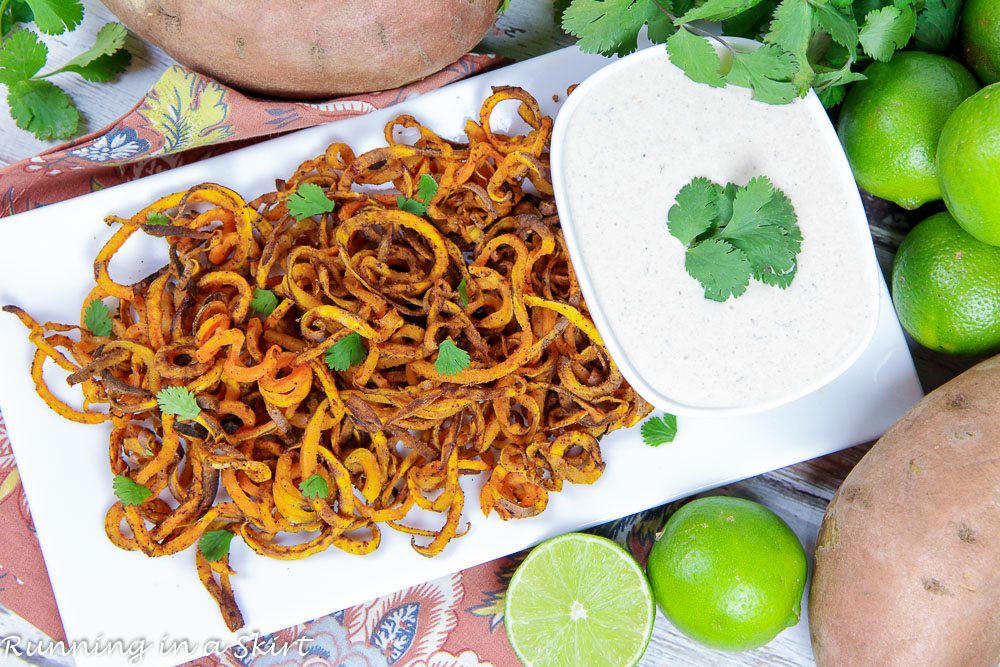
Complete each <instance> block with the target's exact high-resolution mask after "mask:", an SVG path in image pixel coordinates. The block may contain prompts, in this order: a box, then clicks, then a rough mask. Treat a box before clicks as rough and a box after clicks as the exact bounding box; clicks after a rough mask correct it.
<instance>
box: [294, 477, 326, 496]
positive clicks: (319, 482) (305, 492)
mask: <svg viewBox="0 0 1000 667" xmlns="http://www.w3.org/2000/svg"><path fill="white" fill-rule="evenodd" d="M299 491H301V492H302V496H303V497H305V498H326V497H327V496H328V495H330V487H329V485H328V484H327V483H326V480H325V479H323V477H322V475H312V476H310V477H309V478H308V479H304V480H302V481H301V482H299Z"/></svg>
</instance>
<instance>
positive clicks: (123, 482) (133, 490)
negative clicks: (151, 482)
mask: <svg viewBox="0 0 1000 667" xmlns="http://www.w3.org/2000/svg"><path fill="white" fill-rule="evenodd" d="M111 488H112V489H114V492H115V496H117V497H118V500H120V501H122V505H126V506H135V505H141V504H143V503H144V502H146V501H147V500H149V498H150V497H151V496H152V495H153V492H152V491H150V490H149V489H148V488H146V487H145V486H143V485H142V484H139V483H138V482H136V481H135V480H133V479H132V478H131V477H126V476H125V475H115V478H114V480H112V482H111Z"/></svg>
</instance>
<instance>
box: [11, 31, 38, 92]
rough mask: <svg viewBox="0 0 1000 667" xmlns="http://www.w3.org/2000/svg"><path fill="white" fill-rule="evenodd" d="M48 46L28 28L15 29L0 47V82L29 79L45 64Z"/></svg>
mask: <svg viewBox="0 0 1000 667" xmlns="http://www.w3.org/2000/svg"><path fill="white" fill-rule="evenodd" d="M48 57H49V47H47V46H45V44H43V43H42V42H41V41H39V39H38V35H36V34H35V33H33V32H31V31H30V30H17V31H15V32H13V33H11V34H10V36H9V37H7V39H5V40H4V42H3V45H2V47H0V83H4V84H8V85H9V84H12V83H16V82H18V81H24V80H26V79H30V78H31V77H33V76H35V74H37V73H38V70H40V69H42V67H44V66H45V61H46V60H47V59H48Z"/></svg>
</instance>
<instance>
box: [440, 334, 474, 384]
mask: <svg viewBox="0 0 1000 667" xmlns="http://www.w3.org/2000/svg"><path fill="white" fill-rule="evenodd" d="M468 367H469V353H468V352H466V351H465V350H463V349H462V348H460V347H459V346H458V345H455V342H454V341H453V340H451V339H450V338H449V339H448V340H445V341H442V342H441V344H440V345H438V358H437V361H435V362H434V370H436V371H437V372H438V373H440V374H441V375H457V374H458V373H461V372H462V371H464V370H465V369H466V368H468Z"/></svg>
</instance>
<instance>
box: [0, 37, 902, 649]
mask: <svg viewBox="0 0 1000 667" xmlns="http://www.w3.org/2000/svg"><path fill="white" fill-rule="evenodd" d="M607 62H608V61H607V60H606V59H604V58H602V57H599V56H591V55H584V54H582V53H580V52H579V51H578V50H576V49H575V48H568V49H564V50H561V51H557V52H554V53H551V54H548V55H545V56H542V57H539V58H535V59H533V60H530V61H526V62H523V63H519V64H516V65H512V66H510V67H506V68H504V69H498V70H495V71H492V72H489V73H486V74H482V75H480V76H477V77H475V78H472V79H468V80H466V81H462V82H459V83H455V84H452V85H450V86H447V87H446V88H442V89H440V90H437V91H434V92H432V93H428V94H426V95H422V96H419V97H414V98H410V99H408V100H406V101H404V102H403V103H401V104H399V105H398V106H396V107H393V108H390V109H386V110H383V111H377V112H374V113H371V114H369V115H366V116H361V117H357V118H352V119H347V120H342V121H338V122H336V123H332V124H329V125H324V126H321V127H316V128H312V129H309V130H303V131H301V132H296V133H294V134H291V135H288V136H284V137H281V138H278V139H273V140H270V141H266V142H263V143H260V144H257V145H254V146H250V147H248V148H243V149H241V150H238V151H234V152H232V153H228V154H225V155H221V156H218V157H215V158H212V159H209V160H205V161H203V162H198V163H195V164H191V165H187V166H184V167H180V168H177V169H174V170H171V171H168V172H164V173H160V174H157V175H154V176H150V177H148V178H144V179H141V180H138V181H133V182H130V183H127V184H124V185H120V186H118V187H114V188H110V189H107V190H103V191H100V192H96V193H93V194H88V195H85V196H82V197H79V198H76V199H73V200H71V201H67V202H63V203H59V204H55V205H52V206H48V207H45V208H41V209H36V210H33V211H30V212H27V213H23V214H20V215H17V216H13V217H11V218H8V219H5V220H0V304H17V305H19V306H21V307H23V308H25V309H27V310H28V312H30V313H32V314H33V315H35V316H36V317H38V318H39V319H50V320H55V321H63V322H75V321H76V320H77V318H78V317H79V311H80V304H81V303H82V301H83V299H84V298H85V297H86V294H87V292H88V290H89V289H90V287H91V284H92V282H91V281H92V279H91V276H92V261H93V258H94V256H95V254H96V253H97V251H98V249H99V248H100V247H101V245H102V244H103V242H104V241H105V240H106V239H107V238H108V236H109V234H110V233H111V230H109V229H108V228H107V227H105V225H104V224H103V222H102V220H103V218H104V216H106V215H108V214H113V213H114V214H121V215H130V214H131V213H133V212H134V211H136V210H139V209H140V208H142V207H143V206H145V205H146V204H147V203H148V202H150V201H152V200H153V199H155V198H157V197H160V196H162V195H165V194H167V193H170V192H174V191H176V190H181V189H185V188H187V187H190V186H191V185H194V184H196V183H199V182H203V181H215V182H219V183H222V184H224V185H227V186H230V187H232V188H235V189H236V190H238V191H240V192H241V193H243V194H245V195H247V196H248V198H249V197H252V196H255V195H257V194H259V193H261V192H265V191H268V190H271V189H273V186H274V179H275V178H276V177H286V176H287V175H289V174H290V173H292V171H293V170H294V169H295V167H296V166H298V164H299V163H300V162H301V161H302V160H303V159H306V158H309V157H312V156H314V155H317V154H319V153H321V152H322V151H323V149H324V148H325V147H326V145H327V144H328V143H330V142H333V141H345V142H347V143H349V144H351V145H352V146H353V147H354V148H355V150H356V151H358V152H360V151H361V150H365V149H369V148H372V147H375V146H377V145H381V144H382V141H383V139H382V129H383V126H384V124H385V123H386V122H387V121H388V120H389V119H390V118H392V117H394V116H396V115H397V114H401V113H408V114H412V115H413V116H415V117H416V118H418V119H420V120H422V121H423V122H425V123H426V124H427V125H428V126H429V127H431V128H432V129H433V130H435V131H436V132H438V133H440V134H441V135H443V136H445V137H452V138H457V137H460V136H461V135H462V129H463V125H464V123H465V120H466V119H467V118H475V117H478V111H479V107H480V104H481V102H482V101H483V100H484V99H485V98H486V97H487V96H488V95H489V94H490V92H491V91H490V87H491V86H494V85H516V86H522V87H524V88H526V89H527V90H528V91H529V92H531V93H532V94H533V95H535V97H536V98H537V99H538V100H539V102H540V103H541V106H542V109H543V110H544V111H545V112H546V113H548V114H555V113H556V111H557V110H558V108H559V103H560V101H561V100H563V99H564V98H565V96H566V89H567V87H568V86H570V85H572V84H574V83H578V82H580V81H581V80H583V79H584V78H586V77H587V76H588V75H589V74H591V73H592V72H594V71H596V70H597V69H599V68H600V67H602V66H603V65H604V64H606V63H607ZM514 111H515V105H514V104H513V103H505V104H504V105H501V107H500V108H499V109H498V111H497V112H496V114H495V116H494V118H495V119H497V122H496V124H495V127H498V128H501V129H502V127H503V123H502V122H500V117H501V116H502V117H503V118H506V119H508V120H507V122H514V118H515V114H514ZM126 251H127V252H125V251H123V253H122V254H123V256H122V257H121V258H119V260H118V262H117V265H114V266H112V274H113V275H115V276H116V277H117V278H118V279H120V280H128V279H138V278H140V277H142V276H144V275H146V274H148V273H150V272H152V271H153V270H154V269H156V268H158V267H159V266H161V265H162V264H163V263H164V262H165V261H166V258H165V253H164V246H163V242H162V241H158V240H152V239H146V240H138V241H137V242H133V241H130V242H129V246H128V247H127V248H126ZM122 260H124V261H122ZM623 261H627V258H623ZM0 350H3V353H2V355H0V409H2V410H3V414H4V417H5V419H6V422H7V427H8V430H9V432H10V438H11V442H12V444H13V448H14V454H15V456H16V459H17V463H18V468H19V470H20V473H21V477H22V479H23V482H24V487H25V490H26V492H27V495H28V501H29V504H30V506H31V511H32V515H33V517H34V520H35V525H36V528H37V531H38V537H39V540H40V542H41V545H42V550H43V553H44V556H45V562H46V565H47V567H48V572H49V576H50V578H51V580H52V586H53V589H54V591H55V595H56V601H57V603H58V605H59V611H60V614H61V615H62V620H63V624H64V626H65V629H66V633H67V636H68V638H69V639H70V640H75V639H81V640H82V639H90V640H94V639H96V638H105V639H107V638H121V639H124V640H126V642H128V641H131V640H143V639H144V640H147V641H150V642H153V643H154V644H158V643H159V641H160V640H161V638H163V637H164V636H169V637H171V638H183V639H187V640H189V641H191V642H192V645H193V646H195V647H203V646H204V645H205V642H206V641H208V640H221V641H222V642H224V645H225V642H229V643H233V642H235V641H236V640H237V639H238V638H239V637H240V636H247V635H250V634H252V633H253V632H255V631H260V632H271V631H274V630H278V629H281V628H285V627H287V626H290V625H293V624H296V623H301V622H305V621H308V620H311V619H314V618H317V617H319V616H322V615H324V614H327V613H330V612H333V611H337V610H339V609H342V608H344V607H348V606H351V605H354V604H357V603H361V602H364V601H366V600H369V599H371V598H374V597H377V596H380V595H383V594H386V593H390V592H392V591H396V590H399V589H402V588H406V587H408V586H411V585H414V584H417V583H420V582H423V581H427V580H430V579H433V578H435V577H439V576H442V575H445V574H448V573H451V572H454V571H457V570H460V569H463V568H467V567H471V566H474V565H477V564H479V563H482V562H485V561H488V560H492V559H495V558H498V557H501V556H504V555H506V554H509V553H512V552H515V551H518V550H520V549H523V548H526V547H528V546H531V545H533V544H535V543H537V542H539V541H541V540H543V539H545V538H548V537H551V536H553V535H557V534H561V533H565V532H568V531H572V530H577V529H581V528H584V527H589V526H593V525H596V524H599V523H603V522H606V521H609V520H612V519H615V518H618V517H622V516H625V515H628V514H631V513H634V512H637V511H640V510H643V509H646V508H649V507H654V506H656V505H660V504H662V503H664V502H667V501H669V500H672V499H676V498H680V497H684V496H687V495H690V494H693V493H696V492H699V491H702V490H705V489H709V488H712V487H716V486H719V485H722V484H725V483H728V482H732V481H735V480H739V479H743V478H746V477H751V476H753V475H758V474H760V473H763V472H766V471H769V470H773V469H776V468H781V467H783V466H787V465H790V464H792V463H796V462H799V461H802V460H805V459H810V458H814V457H817V456H821V455H824V454H827V453H829V452H833V451H836V450H839V449H843V448H845V447H849V446H851V445H855V444H858V443H862V442H866V441H869V440H872V439H874V438H876V437H878V436H879V435H880V434H881V433H882V432H883V431H885V429H887V428H888V427H889V426H890V425H891V424H892V423H893V422H894V421H895V420H896V419H897V418H899V417H900V416H901V415H902V414H903V413H904V412H905V411H906V410H907V408H909V407H910V406H911V405H912V404H913V403H914V402H915V401H917V400H918V399H919V398H920V396H921V389H920V385H919V383H918V381H917V378H916V374H915V372H914V368H913V363H912V361H911V359H910V356H909V353H908V351H907V348H906V344H905V341H904V339H903V335H902V332H901V330H900V327H899V323H898V322H897V320H896V318H895V314H894V311H893V308H892V305H891V302H890V301H889V296H888V291H887V290H886V289H885V286H884V283H883V289H882V307H881V319H880V322H879V325H878V330H877V332H876V334H875V337H874V339H873V341H872V343H871V345H870V346H869V348H868V349H867V350H866V352H865V353H864V354H863V355H862V357H861V358H860V359H859V360H858V361H857V363H856V364H855V365H854V366H852V367H851V368H850V369H849V370H848V371H847V372H846V373H845V374H844V375H843V376H841V377H840V378H839V379H837V380H836V381H834V382H833V383H831V384H830V385H828V386H826V387H824V388H823V389H821V390H819V391H817V392H816V393H814V394H811V395H809V396H807V397H805V398H802V399H800V400H798V401H796V402H794V403H791V404H788V405H786V406H784V407H781V408H779V409H775V410H771V411H768V412H765V413H761V414H757V415H753V416H741V417H730V418H725V419H722V418H716V419H707V418H687V419H682V420H681V421H680V428H679V431H680V432H679V435H678V437H677V439H676V441H675V442H674V443H673V444H670V445H665V446H662V447H659V448H652V447H647V446H645V445H643V444H642V440H641V438H640V435H639V429H638V428H633V429H630V430H628V431H619V432H616V433H614V434H612V435H610V436H608V437H606V438H605V439H604V440H603V441H602V448H603V451H604V454H605V458H606V461H607V471H606V472H605V473H604V476H603V477H602V478H601V479H600V480H599V481H598V482H597V483H596V484H594V485H592V486H574V485H567V487H565V491H564V492H562V493H559V494H553V495H552V496H551V497H550V503H549V507H548V509H547V510H546V511H545V512H544V514H542V515H541V516H539V517H536V518H534V519H528V520H522V521H512V522H506V523H505V522H503V521H500V520H499V519H497V518H496V517H495V516H494V517H490V518H489V519H484V518H483V516H482V515H481V514H480V513H479V511H478V509H476V506H477V504H478V503H476V502H471V503H467V506H466V515H465V518H466V519H467V520H469V521H471V523H472V529H471V531H470V532H469V534H468V535H467V536H465V537H463V538H461V539H458V540H456V541H455V542H453V543H452V544H450V545H449V546H448V548H447V549H446V550H445V552H444V553H443V554H442V555H441V556H439V557H437V558H433V559H426V558H424V557H423V556H420V555H419V554H417V553H416V552H414V551H413V550H412V549H411V548H410V545H409V537H408V536H405V535H401V534H398V533H395V532H394V531H392V530H386V531H384V532H383V542H382V546H381V548H380V549H379V550H378V551H377V552H376V553H375V554H373V555H370V556H365V557H356V556H350V555H348V554H345V553H342V552H340V551H338V550H336V549H331V550H330V551H327V552H325V553H323V554H320V555H318V556H314V557H312V558H309V559H307V560H303V561H293V562H280V561H272V560H267V559H264V558H260V557H257V556H256V555H254V554H253V553H252V552H251V551H250V550H249V549H248V548H246V547H245V546H244V545H242V544H241V543H239V541H234V543H233V545H234V546H233V558H232V565H233V567H234V568H235V569H236V570H237V572H238V575H237V576H236V577H235V578H234V585H235V587H236V592H237V598H238V600H239V603H240V605H241V607H242V609H243V612H244V615H245V618H246V621H247V628H246V629H245V631H244V632H243V633H241V634H238V635H237V634H231V633H229V632H227V630H226V628H225V626H224V624H223V622H222V619H221V616H220V614H219V611H218V609H217V608H216V605H215V603H214V602H213V601H212V599H211V598H210V597H209V595H208V594H207V593H206V592H205V591H204V590H203V589H202V587H201V584H200V583H199V582H198V579H197V576H196V574H195V571H194V556H193V554H191V553H185V554H179V555H177V556H174V557H169V558H160V559H150V558H146V557H145V556H143V555H141V554H138V553H131V552H126V551H122V550H119V549H117V548H116V547H114V546H112V545H111V544H110V542H108V540H107V538H106V537H105V534H104V527H103V521H104V515H105V512H106V511H107V508H108V506H109V505H110V504H111V502H112V500H113V497H112V493H111V473H110V471H109V470H108V464H107V446H108V445H107V437H108V433H109V430H110V429H109V427H107V426H104V425H102V426H83V425H79V424H74V423H71V422H68V421H65V420H63V419H62V418H60V417H59V416H58V415H56V414H55V413H53V412H52V411H51V410H49V409H48V408H47V407H46V406H45V404H44V403H43V402H42V401H41V399H39V398H38V397H37V396H36V394H35V391H34V388H33V386H32V382H31V379H30V377H29V365H30V360H31V355H32V351H33V348H32V346H31V345H30V344H29V343H28V341H27V336H26V334H25V330H24V329H23V327H22V326H21V325H20V323H19V322H18V321H17V320H16V319H15V318H14V317H12V316H8V315H0ZM60 393H62V394H64V395H71V394H70V393H69V392H65V391H64V392H60ZM464 484H465V486H466V491H467V493H469V494H471V497H473V498H477V497H478V492H477V488H476V487H477V486H478V480H476V479H472V478H470V479H467V480H464ZM123 599H128V600H134V601H141V602H138V604H127V603H123ZM197 655H198V654H197V652H193V653H190V654H169V655H164V654H160V653H158V652H157V651H156V647H155V646H154V648H153V650H151V651H150V652H149V653H147V654H146V655H145V659H144V661H143V662H142V664H143V665H170V664H176V663H179V662H182V661H184V660H186V659H190V658H194V657H197ZM77 664H79V665H81V666H82V667H87V666H88V665H101V666H113V665H126V664H134V663H129V662H128V660H127V658H126V656H124V655H121V654H119V655H118V656H116V657H112V658H109V657H107V656H101V657H90V658H87V657H82V656H81V657H78V658H77Z"/></svg>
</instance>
